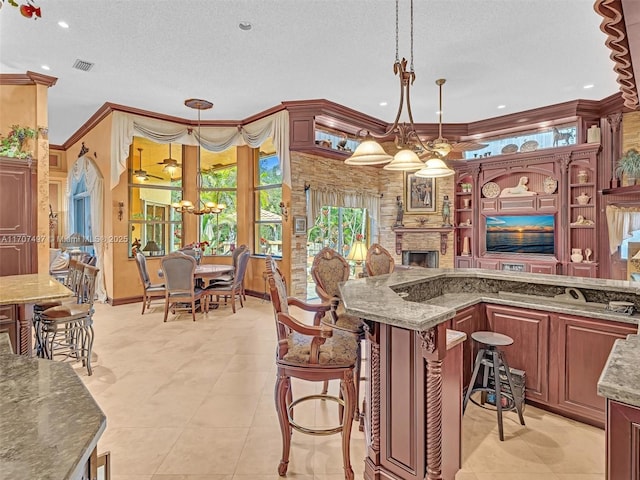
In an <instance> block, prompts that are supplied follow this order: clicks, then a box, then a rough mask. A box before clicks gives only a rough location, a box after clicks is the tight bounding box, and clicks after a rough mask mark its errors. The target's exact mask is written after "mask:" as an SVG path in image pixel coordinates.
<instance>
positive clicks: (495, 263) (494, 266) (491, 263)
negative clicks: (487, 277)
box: [478, 258, 500, 270]
mask: <svg viewBox="0 0 640 480" xmlns="http://www.w3.org/2000/svg"><path fill="white" fill-rule="evenodd" d="M499 266H500V260H486V259H482V258H479V259H478V268H486V269H487V270H498V267H499Z"/></svg>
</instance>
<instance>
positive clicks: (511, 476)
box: [456, 472, 557, 480]
mask: <svg viewBox="0 0 640 480" xmlns="http://www.w3.org/2000/svg"><path fill="white" fill-rule="evenodd" d="M540 477H541V475H540V474H539V473H513V472H510V473H496V472H494V473H476V478H477V479H478V480H540ZM544 479H545V480H557V477H556V476H555V475H554V474H552V473H546V474H545V475H544ZM456 480H459V479H458V477H456Z"/></svg>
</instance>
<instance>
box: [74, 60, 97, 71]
mask: <svg viewBox="0 0 640 480" xmlns="http://www.w3.org/2000/svg"><path fill="white" fill-rule="evenodd" d="M94 65H95V63H91V62H86V61H84V60H80V59H78V60H76V62H75V63H74V64H73V68H76V69H78V70H82V71H83V72H88V71H89V70H91V69H92V68H93V66H94Z"/></svg>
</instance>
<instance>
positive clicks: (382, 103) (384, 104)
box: [378, 102, 389, 107]
mask: <svg viewBox="0 0 640 480" xmlns="http://www.w3.org/2000/svg"><path fill="white" fill-rule="evenodd" d="M378 105H380V106H381V107H386V106H387V105H389V103H388V102H380V103H379V104H378Z"/></svg>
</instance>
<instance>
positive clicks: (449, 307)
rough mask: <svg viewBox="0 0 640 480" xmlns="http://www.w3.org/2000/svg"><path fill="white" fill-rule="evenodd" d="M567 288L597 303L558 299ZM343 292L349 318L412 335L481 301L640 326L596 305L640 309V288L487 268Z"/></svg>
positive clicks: (386, 279) (358, 285)
mask: <svg viewBox="0 0 640 480" xmlns="http://www.w3.org/2000/svg"><path fill="white" fill-rule="evenodd" d="M568 287H573V288H576V289H579V290H580V291H581V292H586V293H587V295H589V296H590V297H594V298H593V300H590V302H591V303H583V304H580V303H566V302H561V301H556V300H554V298H553V294H558V293H561V292H564V290H565V289H566V288H568ZM340 289H341V293H342V300H343V302H344V306H345V309H346V311H347V313H350V314H352V315H357V316H359V317H362V318H366V319H368V320H373V321H377V322H380V323H384V324H388V325H394V326H398V327H402V328H407V329H410V330H419V331H424V330H428V329H429V328H432V327H434V326H436V325H438V324H440V323H442V322H444V321H446V320H448V319H450V318H453V316H454V315H455V314H456V312H457V311H458V310H460V309H462V308H465V307H468V306H471V305H475V304H477V303H480V302H491V303H497V304H502V305H510V306H517V307H521V308H531V309H538V310H544V311H550V312H557V313H566V314H574V315H585V316H588V317H591V318H599V319H603V320H612V321H618V322H625V323H632V324H638V323H640V322H639V321H638V320H639V319H640V316H639V315H638V314H635V315H632V316H629V315H623V314H619V313H613V312H610V311H607V310H605V309H604V308H603V307H596V306H594V304H595V302H596V301H599V302H603V301H604V302H606V300H608V299H615V300H620V299H624V300H632V301H634V303H635V304H636V309H637V310H640V308H638V307H639V306H640V288H639V286H638V285H637V284H635V283H634V282H627V281H620V280H609V279H599V278H596V279H592V278H582V277H569V276H564V275H544V274H533V273H523V272H502V271H499V270H482V269H431V268H430V269H424V268H415V269H406V270H405V269H403V270H398V271H395V272H393V273H391V274H389V275H380V276H376V277H365V278H361V279H354V280H349V281H347V282H346V283H344V284H342V285H341V286H340ZM503 290H507V291H513V292H515V295H512V296H510V295H508V293H507V292H504V293H501V292H502V291H503ZM518 292H524V293H526V295H525V294H523V293H518ZM516 295H520V297H516ZM409 300H411V301H409Z"/></svg>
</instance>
